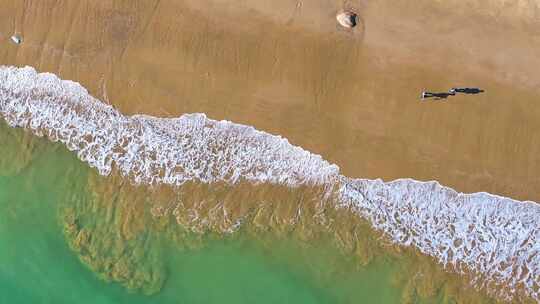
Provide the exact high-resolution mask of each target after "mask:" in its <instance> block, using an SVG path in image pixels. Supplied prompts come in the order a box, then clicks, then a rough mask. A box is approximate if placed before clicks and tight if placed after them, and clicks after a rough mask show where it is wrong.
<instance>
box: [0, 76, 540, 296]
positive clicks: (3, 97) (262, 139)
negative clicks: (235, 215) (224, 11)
mask: <svg viewBox="0 0 540 304" xmlns="http://www.w3.org/2000/svg"><path fill="white" fill-rule="evenodd" d="M0 115H1V116H2V117H3V118H4V119H5V120H6V121H7V122H8V124H9V125H11V126H14V127H23V128H27V129H31V130H32V131H33V132H34V133H35V134H37V135H41V136H42V135H43V134H46V135H47V136H48V137H49V138H51V139H52V140H55V141H60V142H62V143H64V144H65V145H66V146H67V147H68V148H69V149H70V150H72V151H76V152H77V155H78V156H79V158H80V159H81V160H83V161H85V162H87V163H88V164H89V165H90V166H92V167H95V168H97V170H98V171H99V173H100V174H102V175H108V174H110V172H111V170H112V168H113V166H115V167H116V168H117V169H118V170H119V172H121V173H122V174H123V175H125V176H127V177H128V178H129V179H130V180H132V181H134V182H135V183H145V184H154V183H165V184H172V185H181V184H182V183H184V182H186V181H190V180H195V181H200V182H204V183H213V182H226V183H230V184H234V183H236V182H238V181H240V180H246V181H249V182H252V183H275V184H284V185H289V186H293V187H296V186H300V185H322V186H328V188H329V189H331V188H333V187H334V186H338V187H339V189H340V190H339V198H340V199H339V201H338V204H337V205H336V207H342V208H351V209H352V210H353V211H354V212H356V213H357V214H358V215H359V216H361V217H363V218H366V219H368V220H369V221H370V222H371V224H372V225H373V227H374V228H375V229H377V230H380V231H383V232H384V233H385V234H386V235H387V236H388V237H389V239H391V240H392V241H393V242H394V243H396V244H399V245H402V246H414V247H416V248H418V249H419V250H420V251H421V252H423V253H424V254H427V255H430V256H432V257H434V258H436V259H437V260H438V261H439V262H440V263H441V264H442V265H443V266H445V267H447V268H449V269H452V270H453V271H457V272H462V273H463V272H467V273H471V272H472V273H473V274H475V275H476V276H475V278H474V279H473V282H472V283H473V284H474V285H475V286H477V287H479V288H482V287H489V286H488V283H490V282H497V283H499V284H504V285H505V286H506V288H501V289H493V288H491V289H490V292H491V293H492V294H493V295H495V296H498V297H500V298H503V299H508V300H509V299H512V298H514V296H515V293H516V290H518V289H520V290H523V291H525V293H526V294H527V295H529V296H530V297H532V298H533V299H535V300H536V301H539V300H540V294H539V289H540V286H539V282H540V255H539V254H538V253H539V251H540V230H539V227H540V206H538V205H537V204H536V203H533V202H519V201H515V200H512V199H508V198H504V197H499V196H495V195H491V194H487V193H475V194H461V193H457V192H456V191H454V190H452V189H450V188H447V187H443V186H441V185H439V184H438V183H436V182H425V183H424V182H418V181H414V180H410V179H402V180H396V181H393V182H388V183H385V182H383V181H381V180H367V179H350V178H347V177H344V176H340V175H339V168H338V167H337V166H336V165H332V164H330V163H328V162H326V161H325V160H323V159H322V158H321V157H320V156H319V155H315V154H312V153H310V152H308V151H305V150H303V149H301V148H299V147H295V146H293V145H291V144H290V143H289V142H288V141H287V140H286V139H284V138H281V137H279V136H274V135H271V134H268V133H265V132H261V131H257V130H255V129H254V128H252V127H249V126H244V125H239V124H235V123H231V122H228V121H215V120H211V119H208V118H206V116H205V115H204V114H189V115H183V116H181V117H179V118H172V119H165V118H155V117H151V116H146V115H134V116H124V115H122V114H121V113H119V112H118V111H117V110H115V109H114V108H112V107H111V106H108V105H105V104H103V103H101V102H100V101H98V100H96V99H95V98H93V97H92V96H90V95H89V94H88V92H87V91H86V90H85V89H84V88H83V87H81V86H80V85H79V84H77V83H74V82H71V81H62V80H60V79H58V78H57V77H56V76H55V75H53V74H48V73H43V74H38V73H37V72H36V71H35V70H34V69H33V68H30V67H25V68H14V67H0Z"/></svg>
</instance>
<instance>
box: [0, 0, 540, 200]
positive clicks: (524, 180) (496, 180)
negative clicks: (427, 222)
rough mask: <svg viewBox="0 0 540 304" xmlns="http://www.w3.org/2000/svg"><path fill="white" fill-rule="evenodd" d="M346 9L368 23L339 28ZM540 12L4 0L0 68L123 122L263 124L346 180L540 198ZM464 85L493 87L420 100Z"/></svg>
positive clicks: (485, 6) (392, 5)
mask: <svg viewBox="0 0 540 304" xmlns="http://www.w3.org/2000/svg"><path fill="white" fill-rule="evenodd" d="M343 9H353V10H354V11H356V12H358V14H359V21H360V22H361V24H362V26H360V27H356V28H354V29H352V30H351V29H345V28H343V27H341V26H339V25H338V24H337V22H336V18H335V16H336V14H337V13H338V12H339V11H341V10H343ZM539 16H540V14H539V9H538V7H537V5H536V4H534V3H529V4H525V3H524V2H523V3H522V2H517V3H515V4H510V5H503V2H502V1H498V0H491V1H474V0H471V1H466V3H462V2H461V1H448V2H447V1H445V2H441V1H427V0H422V1H415V2H414V3H411V2H410V1H408V2H398V3H396V2H395V1H372V2H367V1H346V2H345V4H343V2H342V1H333V0H332V1H322V0H314V1H301V0H298V1H292V0H291V1H289V0H279V1H271V2H267V1H255V0H250V1H243V2H241V3H237V2H236V1H230V0H208V1H199V0H197V1H195V0H186V1H178V0H176V1H172V0H169V1H142V0H141V1H75V0H73V1H70V0H64V1H56V0H54V1H52V0H39V1H38V0H35V1H18V0H15V1H11V0H6V1H3V3H2V6H1V7H0V41H1V42H2V43H1V44H0V63H1V64H6V65H19V66H20V65H32V66H35V67H36V68H38V69H39V70H41V71H50V72H54V73H56V74H59V76H60V77H61V78H64V79H73V80H75V81H78V82H81V84H82V85H84V86H85V87H87V88H89V89H90V91H91V93H92V94H94V95H95V96H97V97H99V98H100V99H102V100H104V101H106V102H109V103H112V104H114V105H115V106H116V107H118V108H119V109H120V110H121V111H123V112H126V113H136V112H137V113H139V112H144V113H149V114H154V115H158V116H178V115H180V114H182V113H187V112H205V113H207V114H208V115H209V117H211V118H215V119H227V120H231V121H234V122H238V123H243V124H249V125H253V126H255V127H256V128H257V129H259V130H265V131H268V132H271V133H275V134H280V135H283V136H284V137H286V138H288V139H290V141H291V142H292V143H293V144H295V145H299V146H302V147H303V148H305V149H307V150H309V151H312V152H314V153H318V154H321V155H323V157H324V158H326V159H328V160H329V161H331V162H334V163H336V164H338V165H339V166H340V167H341V168H342V172H343V173H344V174H345V175H347V176H352V177H355V176H356V177H369V178H375V177H381V178H383V179H386V180H388V179H395V178H399V177H412V178H415V179H419V180H431V179H436V180H439V181H440V182H441V183H443V184H445V185H448V186H451V187H453V188H456V189H457V190H460V191H465V192H475V191H489V192H492V193H496V194H501V195H505V196H510V197H513V198H517V199H531V200H536V201H540V194H538V192H537V191H536V189H538V187H539V186H540V178H539V177H538V174H537V172H539V171H540V170H539V169H540V161H538V158H539V157H540V153H539V152H540V134H539V133H538V132H536V130H537V129H538V128H539V127H540V120H539V119H538V117H540V115H539V114H540V109H539V107H538V105H537V102H538V100H539V97H540V92H539V91H540V89H539V88H540V86H539V85H540V74H539V73H538V67H540V56H538V55H537V50H538V49H540V26H538V20H539ZM14 33H18V34H20V35H21V37H22V38H23V43H22V44H20V45H16V44H14V43H12V42H11V41H10V37H11V36H12V35H13V34H14ZM452 86H479V87H481V88H483V89H485V90H486V92H485V93H484V94H480V95H477V96H456V97H452V98H450V99H448V100H447V101H444V102H428V103H422V102H420V101H419V94H420V92H421V91H422V89H424V88H425V89H432V90H447V89H449V88H450V87H452Z"/></svg>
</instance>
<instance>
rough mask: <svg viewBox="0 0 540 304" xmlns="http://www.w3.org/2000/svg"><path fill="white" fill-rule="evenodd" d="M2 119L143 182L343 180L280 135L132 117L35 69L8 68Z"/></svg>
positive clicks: (190, 119)
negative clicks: (47, 137) (337, 178)
mask: <svg viewBox="0 0 540 304" xmlns="http://www.w3.org/2000/svg"><path fill="white" fill-rule="evenodd" d="M0 113H1V114H2V116H4V118H5V119H6V121H7V122H8V123H9V124H10V125H11V126H14V127H25V128H29V129H32V130H33V131H34V132H35V133H36V134H37V135H42V133H45V134H47V135H48V136H49V137H51V138H52V139H53V140H59V141H60V142H62V143H64V144H66V146H67V147H68V148H69V149H70V150H72V151H77V155H78V156H79V158H80V159H81V160H83V161H85V162H87V163H88V164H89V165H90V166H92V167H95V168H97V169H98V171H99V172H100V173H101V174H102V175H108V174H109V173H110V172H111V169H112V166H113V164H114V165H115V166H116V167H117V168H118V170H119V171H120V172H121V173H122V174H123V175H125V176H129V177H130V179H131V180H132V181H134V182H135V183H147V184H151V183H166V184H175V185H180V184H182V183H184V182H186V181H189V180H198V181H202V182H205V183H212V182H218V181H225V182H229V183H235V182H237V181H239V180H240V179H244V180H247V181H251V182H263V183H264V182H270V183H278V184H286V185H290V186H298V185H303V184H324V183H326V182H328V181H329V180H331V179H335V178H336V177H337V175H338V173H339V168H338V167H337V166H336V165H332V164H329V163H328V162H326V161H325V160H323V159H322V158H321V157H320V156H319V155H315V154H312V153H309V152H307V151H305V150H303V149H301V148H299V147H295V146H293V145H291V144H290V143H289V142H288V141H287V140H286V139H284V138H282V137H280V136H274V135H270V134H268V133H265V132H261V131H257V130H255V129H254V128H253V127H249V126H244V125H239V124H235V123H232V122H228V121H215V120H211V119H208V118H206V116H205V115H204V114H189V115H183V116H181V117H180V118H172V119H164V118H155V117H151V116H147V115H134V116H124V115H122V114H121V113H119V112H118V111H116V110H115V109H114V108H112V107H111V106H109V105H106V104H104V103H101V102H100V101H99V100H96V99H95V98H93V97H92V96H90V95H89V94H88V92H87V91H86V90H85V89H84V88H83V87H81V86H80V85H79V84H77V83H74V82H71V81H62V80H60V79H59V78H58V77H56V76H55V75H53V74H49V73H42V74H38V73H37V72H36V71H35V70H34V69H33V68H30V67H25V68H21V69H18V68H13V67H3V68H1V70H0Z"/></svg>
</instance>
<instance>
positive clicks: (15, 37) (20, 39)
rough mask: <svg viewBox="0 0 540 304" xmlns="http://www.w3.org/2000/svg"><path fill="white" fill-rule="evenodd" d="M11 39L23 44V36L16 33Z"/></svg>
mask: <svg viewBox="0 0 540 304" xmlns="http://www.w3.org/2000/svg"><path fill="white" fill-rule="evenodd" d="M11 41H13V42H15V43H16V44H21V43H22V37H21V36H19V35H17V34H15V35H13V36H11Z"/></svg>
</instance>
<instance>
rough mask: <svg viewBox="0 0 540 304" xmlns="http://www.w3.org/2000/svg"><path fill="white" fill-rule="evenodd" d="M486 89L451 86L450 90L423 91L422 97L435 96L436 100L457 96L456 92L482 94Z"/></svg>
mask: <svg viewBox="0 0 540 304" xmlns="http://www.w3.org/2000/svg"><path fill="white" fill-rule="evenodd" d="M483 92H484V90H482V89H479V88H451V89H450V90H448V92H440V93H434V92H426V91H424V92H422V96H421V99H422V100H424V99H426V98H434V99H435V100H441V99H447V98H448V97H449V96H455V95H456V94H480V93H483Z"/></svg>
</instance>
